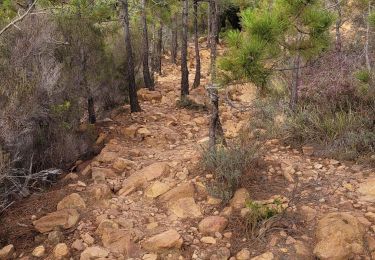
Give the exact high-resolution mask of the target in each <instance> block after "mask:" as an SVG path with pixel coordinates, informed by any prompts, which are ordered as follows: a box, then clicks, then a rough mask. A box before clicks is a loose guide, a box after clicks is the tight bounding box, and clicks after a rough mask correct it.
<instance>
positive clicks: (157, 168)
mask: <svg viewBox="0 0 375 260" xmlns="http://www.w3.org/2000/svg"><path fill="white" fill-rule="evenodd" d="M168 173H169V166H168V164H167V163H166V162H157V163H154V164H151V165H150V166H147V167H145V168H143V169H142V170H140V171H138V172H136V173H134V174H132V175H131V176H130V177H129V178H127V179H126V180H125V181H124V182H123V184H122V188H121V190H120V191H119V195H123V196H126V195H129V194H130V193H132V192H133V191H135V190H136V189H138V188H139V187H141V186H143V185H144V184H146V183H147V182H149V181H152V180H155V179H157V178H160V177H161V176H164V175H166V174H168Z"/></svg>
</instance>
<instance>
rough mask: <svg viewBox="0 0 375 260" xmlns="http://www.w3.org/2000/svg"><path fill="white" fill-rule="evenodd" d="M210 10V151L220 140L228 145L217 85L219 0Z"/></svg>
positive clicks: (216, 0) (211, 2)
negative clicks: (221, 118) (222, 123)
mask: <svg viewBox="0 0 375 260" xmlns="http://www.w3.org/2000/svg"><path fill="white" fill-rule="evenodd" d="M210 10H211V11H212V13H211V21H212V24H211V35H210V42H211V44H210V47H211V53H210V59H211V66H210V72H211V83H210V85H209V86H208V89H207V90H208V94H209V97H210V99H211V107H212V108H211V120H210V129H209V138H210V140H209V149H210V150H215V147H216V144H217V143H218V141H219V140H218V139H219V138H220V142H221V143H222V144H223V145H226V141H225V137H224V131H223V127H222V125H221V122H220V116H219V93H218V86H217V84H215V83H216V58H217V42H216V38H217V34H218V19H217V18H218V16H217V14H218V0H210Z"/></svg>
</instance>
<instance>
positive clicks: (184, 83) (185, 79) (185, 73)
mask: <svg viewBox="0 0 375 260" xmlns="http://www.w3.org/2000/svg"><path fill="white" fill-rule="evenodd" d="M188 13H189V1H188V0H184V1H183V8H182V38H181V99H183V98H185V97H186V96H187V95H189V70H188V64H187V51H188V49H187V47H188V46H187V44H188Z"/></svg>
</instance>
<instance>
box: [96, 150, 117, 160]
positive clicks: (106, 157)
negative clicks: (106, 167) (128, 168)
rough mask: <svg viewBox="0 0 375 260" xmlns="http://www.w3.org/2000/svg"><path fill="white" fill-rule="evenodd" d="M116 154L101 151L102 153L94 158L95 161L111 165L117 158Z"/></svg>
mask: <svg viewBox="0 0 375 260" xmlns="http://www.w3.org/2000/svg"><path fill="white" fill-rule="evenodd" d="M117 156H118V154H117V153H116V152H109V151H106V150H102V152H101V153H100V154H99V155H98V156H96V160H97V161H98V162H101V163H111V162H113V161H114V160H115V159H116V158H117Z"/></svg>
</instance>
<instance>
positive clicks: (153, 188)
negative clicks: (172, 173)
mask: <svg viewBox="0 0 375 260" xmlns="http://www.w3.org/2000/svg"><path fill="white" fill-rule="evenodd" d="M169 188H170V187H169V185H168V184H166V183H163V182H160V181H156V182H154V183H153V184H151V185H150V186H148V188H147V189H146V191H145V196H146V197H149V198H157V197H159V196H160V195H162V194H164V193H166V192H167V191H168V190H169Z"/></svg>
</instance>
